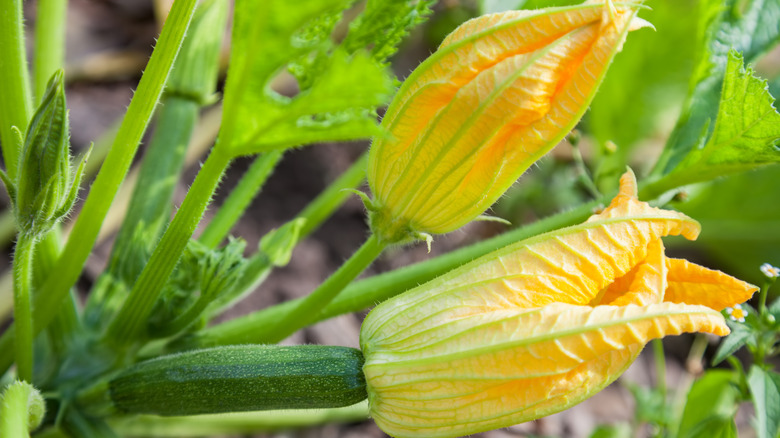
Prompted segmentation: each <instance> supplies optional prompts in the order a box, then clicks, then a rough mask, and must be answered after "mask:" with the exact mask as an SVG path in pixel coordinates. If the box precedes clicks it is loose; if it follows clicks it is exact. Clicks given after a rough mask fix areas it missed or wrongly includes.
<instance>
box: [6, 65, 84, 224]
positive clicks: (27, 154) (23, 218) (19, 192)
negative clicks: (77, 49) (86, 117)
mask: <svg viewBox="0 0 780 438" xmlns="http://www.w3.org/2000/svg"><path fill="white" fill-rule="evenodd" d="M62 79H63V73H62V70H60V71H57V72H56V73H55V74H54V76H52V78H51V80H50V81H49V85H48V87H47V89H46V93H45V94H44V95H43V100H42V102H41V105H40V106H39V107H38V109H37V110H36V111H35V114H33V118H32V120H31V122H30V126H29V128H28V129H27V134H26V136H25V137H24V140H23V142H22V143H21V154H20V163H19V172H18V175H17V178H16V181H10V179H9V178H8V177H7V175H5V174H3V175H2V179H3V182H4V183H5V185H6V188H7V189H8V192H9V194H10V196H11V201H12V203H13V206H14V213H15V215H16V221H17V224H18V226H19V229H20V230H21V232H24V233H29V234H33V235H39V234H42V233H45V232H46V231H48V230H49V229H51V227H52V226H54V224H55V223H56V222H57V221H59V220H60V219H62V217H64V216H65V215H66V214H67V213H68V212H69V211H70V209H71V207H73V204H74V203H75V201H76V195H77V194H78V189H79V183H80V181H81V175H82V173H83V172H82V170H83V166H84V160H86V156H85V158H84V160H82V162H81V163H80V165H79V166H78V169H77V170H76V171H75V172H74V171H73V169H71V157H70V138H69V127H68V113H67V108H66V107H65V89H64V86H63V80H62Z"/></svg>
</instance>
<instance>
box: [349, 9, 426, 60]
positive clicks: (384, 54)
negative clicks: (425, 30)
mask: <svg viewBox="0 0 780 438" xmlns="http://www.w3.org/2000/svg"><path fill="white" fill-rule="evenodd" d="M435 3H436V0H368V2H367V3H366V9H365V11H364V12H363V14H362V15H361V16H360V17H358V18H357V19H356V20H354V21H353V22H352V23H351V24H350V26H349V34H347V37H346V39H345V40H344V43H343V45H344V47H345V48H346V49H347V51H349V52H354V51H356V50H359V49H362V48H367V47H370V51H371V56H372V57H373V59H375V60H377V61H379V62H382V63H385V62H386V61H387V59H388V58H389V57H390V56H392V55H393V54H395V52H396V51H397V50H398V45H399V44H400V43H401V41H402V40H403V38H404V37H405V36H406V35H407V34H408V33H409V32H410V31H411V30H412V28H414V27H415V26H417V25H418V24H420V23H422V22H424V21H425V20H426V19H427V18H428V17H429V16H430V15H431V13H432V11H431V7H432V6H433V5H434V4H435Z"/></svg>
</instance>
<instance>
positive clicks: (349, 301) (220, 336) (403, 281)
mask: <svg viewBox="0 0 780 438" xmlns="http://www.w3.org/2000/svg"><path fill="white" fill-rule="evenodd" d="M606 200H607V198H602V199H600V200H595V201H591V202H588V203H586V204H583V205H581V206H579V207H577V208H575V209H573V210H569V211H566V212H562V213H559V214H556V215H554V216H550V217H547V218H544V219H542V220H540V221H538V222H535V223H533V224H529V225H526V226H524V227H522V228H516V229H514V230H511V231H508V232H506V233H504V234H501V235H498V236H496V237H493V238H491V239H487V240H483V241H481V242H478V243H475V244H473V245H470V246H468V247H465V248H461V249H458V250H455V251H452V252H450V253H447V254H444V255H441V256H438V257H436V258H434V259H430V260H426V261H424V262H420V263H416V264H414V265H411V266H406V267H404V268H400V269H396V270H394V271H392V272H387V273H384V274H380V275H375V276H373V277H370V278H367V279H364V280H360V281H357V282H354V283H352V284H350V285H349V286H347V287H346V288H345V289H344V291H343V292H342V293H341V294H339V295H338V296H337V297H336V298H334V299H333V301H331V302H330V303H329V304H327V305H326V306H324V307H323V308H322V310H321V311H318V312H317V313H316V315H314V316H313V319H312V320H311V321H310V322H317V321H322V320H325V319H328V318H332V317H334V316H338V315H343V314H345V313H351V312H359V311H361V310H364V309H367V308H370V307H372V306H374V305H376V304H377V303H380V302H382V301H384V300H386V299H388V298H391V297H393V296H395V295H398V294H400V293H401V292H404V291H406V290H408V289H411V288H413V287H415V286H418V285H420V284H422V283H425V282H426V281H428V280H430V279H432V278H434V277H437V276H439V275H441V274H443V273H445V272H447V271H450V270H452V269H455V268H457V267H458V266H460V265H462V264H464V263H468V262H470V261H471V260H474V259H476V258H477V257H480V256H483V255H485V254H487V253H489V252H491V251H495V250H496V249H499V248H502V247H504V246H507V245H509V244H511V243H514V242H517V241H520V240H523V239H527V238H529V237H533V236H535V235H537V234H541V233H545V232H548V231H552V230H554V229H558V228H562V227H566V226H570V225H574V224H577V223H580V222H582V221H584V220H585V219H587V218H588V217H589V216H590V215H591V214H593V209H594V208H596V207H598V206H599V205H600V204H601V203H602V202H605V201H606ZM303 299H304V298H298V299H296V300H290V301H287V302H284V303H281V304H277V305H275V306H271V307H269V308H267V309H263V310H261V311H259V312H254V313H251V314H249V315H246V316H242V317H239V318H235V319H232V320H230V321H227V322H224V323H222V324H218V325H215V326H213V327H209V328H206V329H204V330H201V331H199V332H198V333H196V334H194V335H192V336H191V337H189V338H183V339H181V340H178V341H175V342H174V343H172V344H171V345H169V347H168V348H169V349H170V351H179V350H184V349H191V348H199V347H210V346H218V345H232V344H243V343H255V342H263V339H266V338H265V337H264V336H260V334H262V333H265V332H266V331H268V327H275V326H276V324H278V323H279V321H281V319H282V318H283V317H284V315H287V314H288V313H289V312H290V311H291V309H293V308H294V307H295V306H297V305H298V304H299V303H300V302H301V301H302V300H303Z"/></svg>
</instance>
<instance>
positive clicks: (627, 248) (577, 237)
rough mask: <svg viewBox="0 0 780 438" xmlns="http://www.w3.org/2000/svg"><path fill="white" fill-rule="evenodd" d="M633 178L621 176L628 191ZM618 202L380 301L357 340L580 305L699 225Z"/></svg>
mask: <svg viewBox="0 0 780 438" xmlns="http://www.w3.org/2000/svg"><path fill="white" fill-rule="evenodd" d="M631 181H633V179H632V178H624V179H623V186H622V187H624V188H625V190H626V191H628V190H629V188H630V183H631ZM621 199H622V200H621V201H619V202H618V203H616V204H615V205H614V206H611V207H610V208H609V209H607V210H606V211H605V212H604V213H602V214H601V215H597V216H594V217H593V218H591V219H590V220H588V221H587V222H585V223H583V224H581V225H577V226H574V227H569V228H564V229H561V230H557V231H554V232H551V233H546V234H542V235H540V236H536V237H534V238H531V239H528V240H525V241H522V242H518V243H515V244H513V245H509V246H507V247H505V248H502V249H500V250H498V251H495V252H493V253H490V254H487V255H485V256H483V257H481V258H479V259H477V260H474V261H473V262H471V263H469V264H466V265H464V266H462V267H460V268H458V269H456V270H453V271H450V272H449V273H447V274H445V275H443V276H441V277H439V278H437V279H435V280H433V281H431V282H429V283H426V284H424V285H422V286H419V287H417V288H415V289H412V290H410V291H408V292H406V293H404V294H403V295H401V296H398V297H396V298H394V299H393V300H391V301H390V302H388V303H386V304H385V303H383V304H380V305H379V306H377V308H376V309H374V310H373V311H372V312H371V313H370V314H369V315H368V317H367V318H366V320H365V321H364V322H363V330H362V332H361V336H363V333H365V334H366V335H367V336H369V337H373V338H384V337H392V338H395V337H398V336H403V335H401V334H399V333H402V332H404V331H405V330H419V331H423V330H426V329H427V327H429V326H436V325H438V324H440V323H442V322H448V321H452V320H455V319H459V318H465V317H468V316H470V315H474V314H480V313H486V312H491V311H495V310H501V309H509V308H535V307H541V306H545V305H547V304H552V303H556V302H557V303H569V304H581V305H585V304H588V303H590V302H591V301H593V299H594V298H595V297H596V296H597V295H598V293H599V292H600V291H601V290H602V289H604V288H605V287H607V286H608V285H610V284H611V283H613V282H614V281H615V279H617V278H620V277H623V276H624V275H626V273H628V272H629V271H630V270H631V269H633V268H634V267H635V266H636V265H638V264H639V263H640V262H642V261H643V260H645V259H646V258H647V252H648V247H649V245H650V244H651V243H652V242H654V241H656V240H658V239H659V238H660V237H662V236H666V235H677V234H682V235H685V236H688V237H690V236H695V235H697V234H698V230H699V224H698V223H697V222H696V221H694V220H693V219H691V218H689V217H687V216H685V215H683V214H681V213H678V212H674V211H668V210H661V209H657V208H652V207H650V206H649V205H647V204H645V203H643V202H639V201H636V199H635V198H633V199H629V198H621ZM626 204H630V205H629V207H630V208H627V207H626ZM621 215H622V216H621ZM602 302H603V301H602Z"/></svg>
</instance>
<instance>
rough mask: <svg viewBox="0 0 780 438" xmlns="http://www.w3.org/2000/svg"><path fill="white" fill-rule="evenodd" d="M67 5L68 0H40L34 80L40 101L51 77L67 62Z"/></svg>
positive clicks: (36, 22) (36, 31) (36, 94)
mask: <svg viewBox="0 0 780 438" xmlns="http://www.w3.org/2000/svg"><path fill="white" fill-rule="evenodd" d="M67 6H68V2H67V0H38V9H37V11H38V13H37V15H36V17H35V51H34V55H33V82H34V84H35V99H36V101H39V100H40V99H41V97H42V96H43V93H44V92H45V91H46V84H47V83H48V82H49V78H50V77H51V76H52V75H53V74H54V72H55V71H57V69H60V68H62V67H63V65H64V64H65V15H66V9H67Z"/></svg>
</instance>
